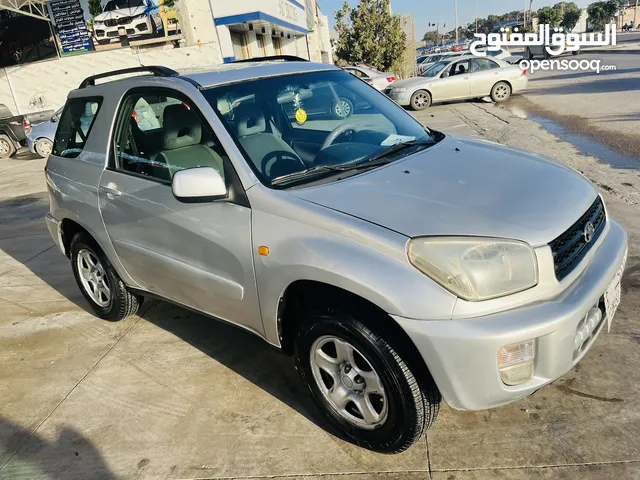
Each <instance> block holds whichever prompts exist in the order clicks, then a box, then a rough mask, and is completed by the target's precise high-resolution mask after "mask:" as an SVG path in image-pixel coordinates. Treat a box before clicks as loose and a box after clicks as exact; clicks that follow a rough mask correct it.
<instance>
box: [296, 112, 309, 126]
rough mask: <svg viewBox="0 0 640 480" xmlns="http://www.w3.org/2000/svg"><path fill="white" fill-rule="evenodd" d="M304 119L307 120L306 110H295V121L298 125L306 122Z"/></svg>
mask: <svg viewBox="0 0 640 480" xmlns="http://www.w3.org/2000/svg"><path fill="white" fill-rule="evenodd" d="M306 121H307V112H305V111H304V110H303V109H301V108H299V109H298V110H296V122H298V123H299V124H300V125H303V124H304V123H306Z"/></svg>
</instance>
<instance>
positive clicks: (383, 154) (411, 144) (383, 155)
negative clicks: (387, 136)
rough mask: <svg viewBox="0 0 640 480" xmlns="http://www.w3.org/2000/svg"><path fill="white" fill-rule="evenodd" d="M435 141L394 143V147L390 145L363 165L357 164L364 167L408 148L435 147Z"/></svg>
mask: <svg viewBox="0 0 640 480" xmlns="http://www.w3.org/2000/svg"><path fill="white" fill-rule="evenodd" d="M435 143H436V142H435V141H433V140H428V141H425V140H411V141H408V142H401V143H396V144H395V145H391V146H390V147H389V148H387V149H385V150H383V151H381V152H379V153H376V154H375V155H374V156H373V157H371V158H369V159H367V161H366V163H364V164H359V165H366V164H367V163H371V162H376V161H377V160H381V159H383V158H386V157H388V156H390V155H393V154H394V153H397V152H400V151H402V150H404V149H405V148H409V147H431V146H432V145H435Z"/></svg>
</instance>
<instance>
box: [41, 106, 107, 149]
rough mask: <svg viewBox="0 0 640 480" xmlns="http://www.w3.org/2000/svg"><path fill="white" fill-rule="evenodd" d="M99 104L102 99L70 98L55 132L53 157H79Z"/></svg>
mask: <svg viewBox="0 0 640 480" xmlns="http://www.w3.org/2000/svg"><path fill="white" fill-rule="evenodd" d="M101 104H102V97H85V98H72V99H70V100H68V101H67V104H66V105H65V107H64V110H63V111H62V115H61V116H60V122H59V123H58V129H57V130H56V136H55V139H54V142H53V152H52V153H53V155H57V156H59V157H65V158H76V157H77V156H78V155H80V153H81V152H82V150H83V149H84V146H85V144H86V143H87V138H89V133H90V132H91V127H92V126H93V122H94V121H95V119H96V115H97V114H98V111H99V110H100V105H101Z"/></svg>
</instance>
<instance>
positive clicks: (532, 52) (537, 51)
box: [524, 45, 580, 60]
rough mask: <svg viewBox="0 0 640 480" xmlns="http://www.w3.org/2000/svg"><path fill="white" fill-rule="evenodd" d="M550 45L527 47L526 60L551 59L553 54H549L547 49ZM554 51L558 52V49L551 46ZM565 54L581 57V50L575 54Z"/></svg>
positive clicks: (525, 51) (566, 46)
mask: <svg viewBox="0 0 640 480" xmlns="http://www.w3.org/2000/svg"><path fill="white" fill-rule="evenodd" d="M548 46H549V45H527V46H526V47H525V49H524V58H525V59H527V60H533V59H534V58H536V57H543V58H545V59H549V58H551V54H550V53H549V52H547V48H546V47H548ZM565 48H569V45H565ZM551 49H552V50H556V49H557V47H555V46H553V45H551ZM563 53H567V54H569V53H571V54H572V55H579V54H580V50H576V51H574V52H563Z"/></svg>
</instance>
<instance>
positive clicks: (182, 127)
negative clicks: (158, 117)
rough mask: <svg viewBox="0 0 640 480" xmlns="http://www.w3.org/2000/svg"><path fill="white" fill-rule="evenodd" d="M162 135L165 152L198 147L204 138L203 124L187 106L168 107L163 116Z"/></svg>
mask: <svg viewBox="0 0 640 480" xmlns="http://www.w3.org/2000/svg"><path fill="white" fill-rule="evenodd" d="M162 135H163V137H162V140H163V147H162V148H163V150H175V149H176V148H180V147H188V146H190V145H198V144H199V143H200V139H201V138H202V123H200V119H199V118H198V115H197V114H196V113H195V112H194V111H193V110H191V109H190V108H188V107H187V106H186V105H184V104H182V103H180V104H175V105H168V106H167V107H166V108H165V109H164V113H163V114H162Z"/></svg>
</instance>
